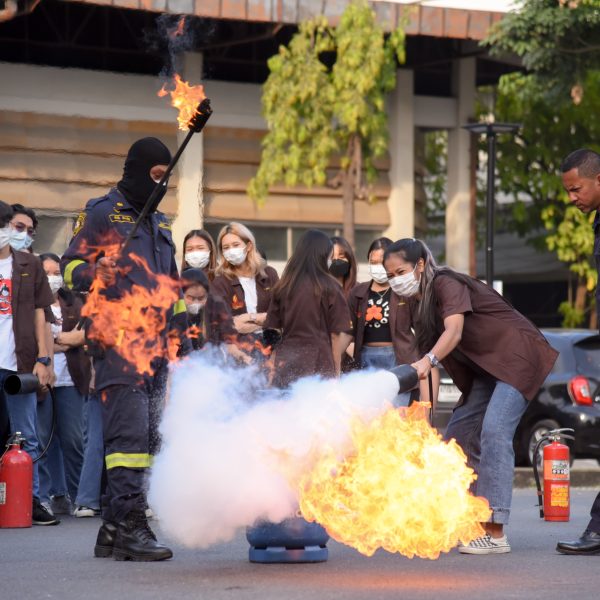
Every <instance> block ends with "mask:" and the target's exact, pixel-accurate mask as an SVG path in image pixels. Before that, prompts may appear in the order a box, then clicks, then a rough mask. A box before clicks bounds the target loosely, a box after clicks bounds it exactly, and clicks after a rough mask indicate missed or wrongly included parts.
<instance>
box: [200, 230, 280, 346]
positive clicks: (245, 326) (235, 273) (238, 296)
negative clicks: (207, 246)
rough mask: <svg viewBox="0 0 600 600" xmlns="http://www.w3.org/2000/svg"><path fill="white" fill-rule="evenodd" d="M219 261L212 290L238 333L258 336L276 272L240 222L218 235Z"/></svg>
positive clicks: (276, 279) (252, 236)
mask: <svg viewBox="0 0 600 600" xmlns="http://www.w3.org/2000/svg"><path fill="white" fill-rule="evenodd" d="M217 249H218V250H219V255H220V259H219V264H218V265H217V269H216V277H215V279H214V280H213V282H212V284H211V291H212V292H213V293H214V294H216V295H218V296H221V298H223V300H225V303H226V304H227V306H229V308H230V309H231V313H232V315H233V322H234V324H235V328H236V329H237V331H238V333H240V334H242V335H244V334H247V335H248V336H249V337H248V338H246V340H245V341H248V342H251V343H253V342H254V341H255V340H253V339H252V338H251V337H250V336H254V337H256V338H258V337H259V336H260V335H261V333H262V327H263V325H264V322H265V319H266V317H267V309H268V308H269V303H270V302H271V290H272V288H273V286H274V285H275V283H277V281H278V279H279V276H278V275H277V271H275V269H273V268H272V267H269V266H267V264H266V263H265V261H264V259H263V258H262V257H261V255H260V254H259V253H258V250H257V249H256V241H255V239H254V235H253V234H252V232H251V231H250V230H249V229H248V228H247V227H246V226H245V225H242V224H241V223H229V224H228V225H225V227H223V228H222V229H221V231H220V232H219V237H218V238H217Z"/></svg>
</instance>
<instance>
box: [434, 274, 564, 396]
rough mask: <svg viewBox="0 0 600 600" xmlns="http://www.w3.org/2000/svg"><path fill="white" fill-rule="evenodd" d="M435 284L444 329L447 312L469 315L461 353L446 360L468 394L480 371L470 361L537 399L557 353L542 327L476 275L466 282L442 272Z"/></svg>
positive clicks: (464, 328)
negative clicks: (476, 370)
mask: <svg viewBox="0 0 600 600" xmlns="http://www.w3.org/2000/svg"><path fill="white" fill-rule="evenodd" d="M433 286H434V293H435V297H436V300H437V316H438V317H439V319H440V326H439V331H438V333H439V334H440V335H441V333H442V331H443V320H444V319H445V318H446V317H448V316H450V315H456V314H464V316H465V322H464V327H463V332H462V338H461V340H460V342H459V344H458V346H457V348H456V350H458V353H457V352H456V351H454V352H451V353H450V355H449V356H447V357H446V358H445V359H444V360H442V361H441V362H442V364H443V365H444V368H445V369H446V370H447V371H448V374H449V375H450V376H451V377H452V379H453V380H454V383H455V384H456V385H457V386H458V388H459V389H460V391H461V392H462V393H463V395H466V394H468V392H469V391H470V389H471V385H472V383H473V379H474V378H475V377H476V373H475V372H474V369H473V368H471V367H470V366H469V365H468V363H469V362H471V363H473V364H474V365H475V367H476V368H478V369H481V370H482V371H484V372H485V373H489V374H490V375H491V376H492V377H494V378H496V379H498V380H499V381H502V382H504V383H508V384H509V385H511V386H513V387H514V388H516V389H517V390H519V391H520V392H521V393H522V394H523V396H525V398H526V399H527V400H532V399H533V397H534V396H535V394H536V393H537V391H538V390H539V389H540V387H541V385H542V383H543V382H544V379H546V376H547V375H548V373H549V372H550V370H551V369H552V366H553V365H554V362H555V361H556V357H557V356H558V352H557V351H556V350H554V349H553V348H552V347H551V346H550V344H549V343H548V342H547V341H546V338H544V336H543V335H542V333H541V332H540V331H539V329H538V328H537V327H535V325H533V323H531V321H529V320H528V319H526V318H525V317H524V316H523V315H522V314H521V313H519V312H518V311H516V310H515V309H514V308H513V307H512V306H510V304H509V303H508V302H507V301H506V300H505V299H504V298H502V296H500V294H498V293H497V292H495V291H494V290H492V289H491V288H490V287H489V286H487V285H486V284H484V283H482V282H481V281H478V280H477V279H471V280H470V285H467V284H465V283H462V282H460V281H457V280H456V279H454V278H453V277H452V276H450V275H443V274H442V275H438V276H437V277H436V278H435V280H434V281H433ZM461 354H462V356H461ZM465 357H466V359H467V360H466V361H465Z"/></svg>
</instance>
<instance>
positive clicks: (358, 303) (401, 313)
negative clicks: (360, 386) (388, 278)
mask: <svg viewBox="0 0 600 600" xmlns="http://www.w3.org/2000/svg"><path fill="white" fill-rule="evenodd" d="M371 283H372V282H371V281H367V282H366V283H359V284H358V285H355V286H354V287H353V288H352V291H351V292H350V296H349V297H348V304H349V306H350V312H351V314H352V325H353V329H354V360H355V361H356V362H357V363H358V364H360V353H361V350H362V347H363V340H364V334H365V314H366V312H367V303H368V301H369V289H370V288H371ZM411 327H412V315H411V305H410V301H409V300H408V299H406V298H401V297H400V296H397V295H396V294H394V292H391V296H390V333H391V335H392V345H393V346H394V354H395V355H396V361H397V363H398V364H399V365H402V364H409V365H410V364H411V363H413V362H415V361H416V360H418V359H419V353H418V352H417V346H416V342H415V336H414V334H413V332H412V329H411Z"/></svg>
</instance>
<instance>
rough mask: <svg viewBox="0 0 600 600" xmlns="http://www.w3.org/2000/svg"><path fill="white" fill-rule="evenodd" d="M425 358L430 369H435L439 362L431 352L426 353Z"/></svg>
mask: <svg viewBox="0 0 600 600" xmlns="http://www.w3.org/2000/svg"><path fill="white" fill-rule="evenodd" d="M425 356H426V357H427V358H428V359H429V362H430V363H431V366H432V367H437V366H438V365H439V364H440V361H439V360H438V359H437V357H436V356H435V354H434V353H433V352H428V353H427V354H426V355H425Z"/></svg>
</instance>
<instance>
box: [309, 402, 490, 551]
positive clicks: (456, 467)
mask: <svg viewBox="0 0 600 600" xmlns="http://www.w3.org/2000/svg"><path fill="white" fill-rule="evenodd" d="M427 406H428V405H425V404H419V405H416V404H415V405H413V406H412V407H410V408H409V409H401V410H389V411H387V412H386V413H385V414H384V415H382V416H381V417H379V418H377V419H375V420H374V421H372V422H370V423H364V422H363V421H361V420H359V419H357V420H356V422H355V423H354V424H353V428H352V441H353V447H354V453H353V454H352V455H351V456H349V457H347V458H346V459H343V460H340V459H339V457H337V456H335V455H334V454H333V453H332V452H331V451H329V452H326V453H325V454H324V455H323V456H322V457H321V458H320V459H319V460H318V462H317V463H316V465H315V467H314V468H313V469H312V471H310V472H309V473H308V474H305V475H303V476H302V477H301V479H300V509H301V511H302V515H303V516H304V518H306V519H307V520H309V521H317V522H319V523H320V524H321V525H323V526H324V527H325V529H327V532H328V533H329V534H330V535H331V537H333V538H334V539H335V540H337V541H339V542H342V543H344V544H347V545H349V546H352V547H354V548H356V549H357V550H358V551H359V552H361V553H363V554H365V555H367V556H371V555H372V554H373V553H374V552H375V551H376V550H377V549H378V548H383V549H384V550H387V551H388V552H399V553H400V554H403V555H405V556H407V557H409V558H413V557H414V556H419V557H421V558H429V559H436V558H438V557H439V555H440V553H441V552H448V551H450V550H451V549H452V548H453V547H455V546H456V545H457V543H458V542H459V541H462V542H463V543H468V542H469V541H471V540H473V539H475V538H477V537H479V536H481V535H483V528H482V526H481V525H480V522H485V521H487V520H488V518H489V515H490V509H489V505H488V502H487V500H485V498H481V497H474V496H473V495H472V494H471V493H470V492H469V486H470V484H471V482H472V481H473V480H474V479H475V478H476V475H475V474H474V472H473V470H472V469H470V468H469V467H467V465H466V457H465V454H464V453H463V451H462V450H461V448H460V447H459V446H458V444H457V443H456V442H455V441H454V440H451V441H450V442H449V443H446V442H443V441H442V439H441V436H440V435H439V434H438V433H437V432H436V431H435V430H434V429H433V428H432V427H431V426H430V425H429V423H428V421H427V419H426V414H427V411H428V409H427V408H426V407H427Z"/></svg>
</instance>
